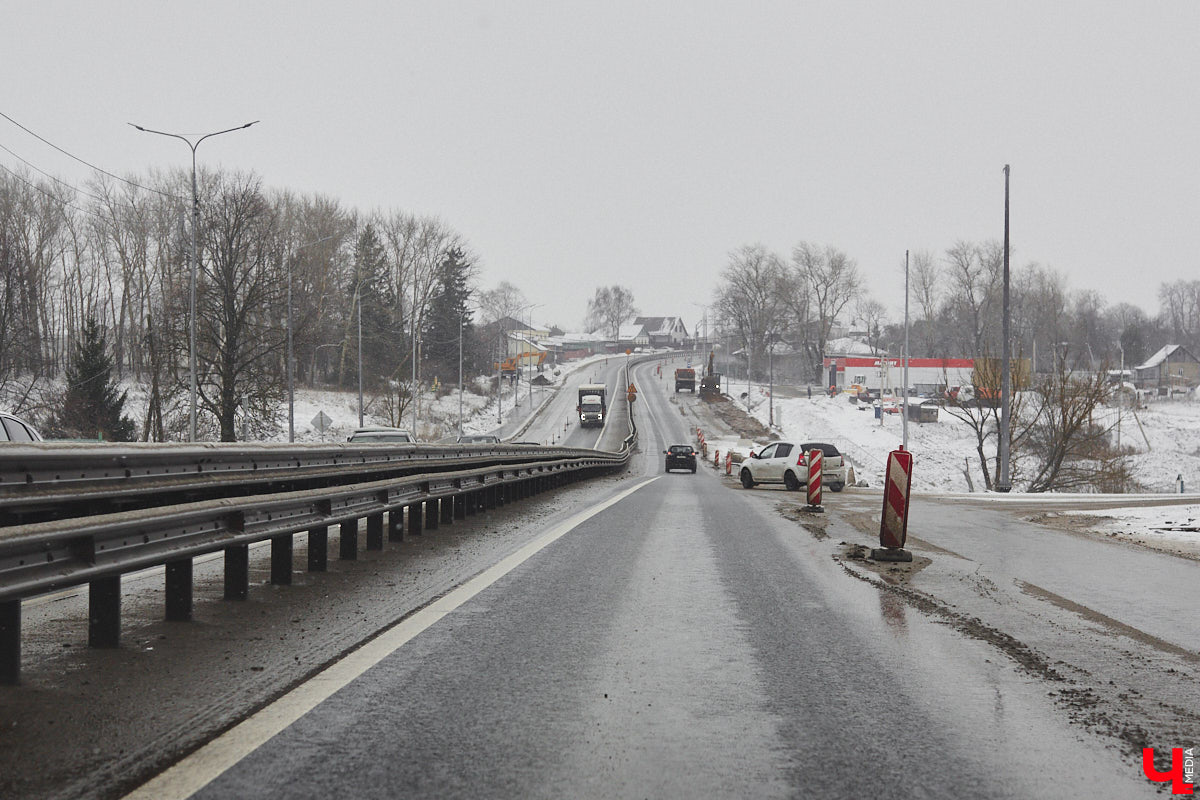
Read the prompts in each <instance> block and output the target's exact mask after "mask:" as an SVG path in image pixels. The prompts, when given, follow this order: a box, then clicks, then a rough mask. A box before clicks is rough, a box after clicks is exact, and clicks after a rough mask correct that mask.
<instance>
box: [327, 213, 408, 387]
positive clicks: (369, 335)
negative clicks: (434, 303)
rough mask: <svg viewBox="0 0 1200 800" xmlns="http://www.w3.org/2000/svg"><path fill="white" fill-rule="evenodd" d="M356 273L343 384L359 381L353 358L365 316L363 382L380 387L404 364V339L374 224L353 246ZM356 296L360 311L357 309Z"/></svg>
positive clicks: (350, 288)
mask: <svg viewBox="0 0 1200 800" xmlns="http://www.w3.org/2000/svg"><path fill="white" fill-rule="evenodd" d="M353 270H354V271H353V274H352V275H351V276H350V282H349V285H348V286H347V293H348V294H349V300H350V302H351V308H350V314H349V315H347V321H348V323H349V324H348V325H347V327H346V341H345V347H344V348H343V349H344V353H345V357H344V359H343V378H342V383H343V384H344V385H353V384H354V383H355V382H356V381H357V377H356V373H355V370H354V359H355V358H356V355H355V354H356V353H357V352H358V317H357V316H356V315H357V314H358V313H359V309H361V313H362V351H363V356H362V357H363V382H364V383H365V384H366V385H367V386H369V387H373V388H374V387H378V386H380V385H381V384H382V383H383V382H385V381H386V380H387V379H388V378H391V377H393V374H394V373H395V371H396V370H397V369H398V368H399V366H400V364H401V363H403V361H404V357H403V356H404V354H403V350H402V345H403V337H402V335H401V333H400V330H399V327H398V326H397V325H396V323H395V318H394V314H393V308H394V307H395V305H396V298H395V292H394V290H393V287H392V286H391V285H390V282H389V280H388V263H387V253H386V252H385V251H384V248H383V242H382V241H380V238H379V234H378V233H377V232H376V230H375V226H374V225H373V224H370V223H368V224H367V225H365V226H364V227H363V229H362V232H361V233H360V234H359V235H358V241H357V242H356V243H355V246H354V265H353ZM355 294H357V296H358V297H357V300H358V302H359V304H360V305H359V308H358V309H356V308H355V307H354V302H355V299H356V298H355Z"/></svg>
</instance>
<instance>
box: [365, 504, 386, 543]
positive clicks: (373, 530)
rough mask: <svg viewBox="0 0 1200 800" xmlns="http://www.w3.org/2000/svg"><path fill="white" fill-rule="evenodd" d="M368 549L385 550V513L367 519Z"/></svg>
mask: <svg viewBox="0 0 1200 800" xmlns="http://www.w3.org/2000/svg"><path fill="white" fill-rule="evenodd" d="M367 549H368V550H382V549H383V512H382V511H380V512H379V513H378V514H372V515H371V516H369V517H367Z"/></svg>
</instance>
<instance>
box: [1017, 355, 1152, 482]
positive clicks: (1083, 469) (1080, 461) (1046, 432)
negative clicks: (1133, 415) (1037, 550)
mask: <svg viewBox="0 0 1200 800" xmlns="http://www.w3.org/2000/svg"><path fill="white" fill-rule="evenodd" d="M1106 367H1107V365H1103V366H1102V368H1101V369H1097V370H1094V371H1090V372H1083V371H1071V370H1069V369H1068V368H1067V363H1066V359H1061V360H1060V361H1059V364H1058V366H1057V368H1056V369H1055V370H1054V371H1053V372H1052V373H1051V374H1050V375H1048V376H1047V377H1046V378H1044V379H1043V380H1041V381H1039V383H1038V386H1037V397H1038V398H1039V404H1038V408H1037V409H1036V410H1035V414H1034V419H1033V421H1032V424H1031V426H1030V432H1029V436H1028V437H1027V439H1028V441H1027V446H1026V448H1025V449H1027V450H1028V451H1029V454H1030V456H1031V459H1032V460H1034V461H1035V463H1034V466H1033V467H1032V469H1031V470H1030V477H1029V478H1028V488H1027V491H1030V492H1049V491H1081V490H1083V491H1099V492H1127V491H1132V490H1136V488H1137V485H1136V482H1135V481H1134V480H1133V473H1132V469H1131V466H1130V464H1129V463H1128V460H1127V459H1126V458H1125V456H1124V455H1123V454H1122V453H1120V452H1119V451H1117V450H1116V449H1115V448H1113V447H1112V444H1111V433H1112V430H1111V429H1112V427H1113V426H1112V425H1104V424H1097V423H1096V422H1095V411H1096V409H1097V408H1098V407H1099V406H1101V405H1102V404H1103V403H1104V401H1105V399H1106V398H1107V396H1108V391H1109V387H1108V382H1107V380H1106V369H1105V368H1106Z"/></svg>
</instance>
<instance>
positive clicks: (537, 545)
mask: <svg viewBox="0 0 1200 800" xmlns="http://www.w3.org/2000/svg"><path fill="white" fill-rule="evenodd" d="M656 480H658V476H655V477H653V478H649V479H647V480H644V481H641V482H640V483H638V484H637V485H636V486H633V487H630V488H629V489H626V490H625V491H623V492H621V493H620V494H617V495H615V496H614V497H612V498H610V499H608V500H606V501H604V502H603V503H601V504H599V505H597V506H593V507H591V508H589V509H585V510H583V511H580V512H579V513H578V514H575V515H574V516H572V517H570V518H569V519H567V520H565V521H563V522H562V523H560V524H559V525H556V526H555V527H553V528H551V529H550V530H548V531H546V532H545V533H544V534H542V535H541V536H539V537H538V538H537V539H534V540H533V541H531V542H529V543H528V544H526V545H525V546H523V547H522V548H521V549H519V550H517V551H516V552H515V553H513V554H512V555H510V556H508V557H507V558H505V559H504V560H502V561H500V562H498V563H497V564H495V565H493V566H491V567H489V568H488V569H486V570H484V571H483V572H481V573H480V574H478V575H476V576H475V577H474V578H472V579H471V580H469V581H467V582H466V583H464V584H463V585H462V586H459V587H458V588H457V589H454V590H452V591H450V592H449V593H447V594H446V595H445V596H443V597H441V598H439V599H437V600H435V601H434V602H432V603H430V604H429V605H427V606H425V607H424V608H422V609H420V610H419V611H417V612H416V613H414V614H413V615H412V616H410V617H407V618H405V619H404V620H402V621H401V622H399V623H397V624H396V625H394V626H393V627H391V628H389V629H388V630H387V631H385V632H384V633H383V634H381V635H380V636H378V637H376V638H375V639H372V640H371V641H369V642H367V643H366V644H364V645H363V646H362V647H360V648H358V649H357V650H354V651H353V652H351V653H349V654H347V655H346V656H344V657H343V658H342V659H341V660H339V661H337V662H335V663H334V664H331V665H330V666H329V667H326V668H325V669H324V670H322V671H321V672H320V673H318V674H317V675H315V676H313V677H312V678H310V679H309V680H307V681H305V682H304V683H303V684H301V685H300V686H297V687H296V688H295V689H293V690H292V691H290V692H288V693H287V694H285V695H284V696H283V697H281V698H279V699H278V700H276V701H275V702H274V703H271V704H270V705H269V706H267V707H266V708H264V709H262V710H261V711H259V712H258V713H257V714H255V715H254V716H252V717H250V718H249V719H247V720H245V721H243V722H241V723H239V724H237V725H235V726H234V727H233V728H231V729H230V730H228V731H227V732H225V733H224V734H222V735H221V736H219V737H217V738H216V739H214V740H213V741H211V742H209V743H208V744H206V745H204V746H203V747H201V748H200V749H199V750H197V751H196V752H194V753H192V754H191V755H190V756H188V757H187V758H185V759H183V760H182V761H180V762H179V763H177V764H175V765H174V766H173V767H171V768H170V769H168V770H166V771H165V772H163V773H161V774H159V775H158V776H156V777H154V778H151V779H150V780H149V781H147V782H146V783H144V784H142V785H141V786H140V787H138V788H137V789H135V790H133V791H132V792H130V793H129V794H127V795H125V798H124V800H184V799H185V798H188V797H191V796H192V795H193V794H195V793H196V792H198V791H200V790H201V789H203V788H204V787H205V786H207V785H208V784H209V783H210V782H212V781H213V780H215V779H216V778H217V777H218V776H220V775H221V773H223V772H225V771H226V770H227V769H229V768H230V767H232V766H233V765H235V764H237V763H238V762H239V761H241V760H242V759H243V758H245V757H246V756H248V755H249V754H250V753H251V752H253V751H254V750H255V749H257V748H258V747H260V746H261V745H263V744H265V743H266V742H267V741H268V740H270V739H271V737H273V736H275V735H276V734H277V733H279V732H280V731H282V730H284V729H285V728H287V727H288V726H289V725H291V724H292V723H293V722H295V721H296V720H298V719H300V717H302V716H304V715H305V714H307V713H308V712H309V711H311V710H312V709H314V708H316V707H317V705H318V704H320V703H321V702H322V701H324V700H325V699H327V698H328V697H330V696H331V695H332V694H333V693H334V692H336V691H338V690H339V689H341V688H342V687H343V686H346V685H347V684H349V683H350V682H351V681H353V680H354V679H355V678H357V677H359V676H360V675H362V674H363V673H364V672H366V671H367V670H368V669H370V668H371V667H373V666H375V665H376V664H378V663H379V662H380V661H382V660H383V659H385V658H387V657H388V656H389V655H391V654H392V653H394V652H396V651H397V650H399V649H400V648H401V647H403V646H404V645H405V644H407V643H408V642H409V641H411V640H412V639H413V638H415V637H416V636H417V635H418V634H420V633H421V632H422V631H424V630H426V629H427V628H429V627H430V626H432V625H434V624H435V623H437V622H438V620H440V619H441V618H442V617H444V616H446V615H447V614H449V613H450V612H452V611H454V610H455V609H456V608H458V607H459V606H461V605H462V604H463V603H465V602H467V601H468V600H470V599H471V598H472V597H474V596H475V595H477V594H479V593H480V592H482V591H483V590H484V589H486V588H487V587H489V586H491V585H492V584H493V583H495V582H496V581H498V580H500V579H501V578H503V577H504V576H505V575H507V574H508V573H509V572H511V571H512V570H514V569H516V568H517V567H518V566H520V565H521V564H523V563H524V562H525V561H527V560H528V559H530V558H532V557H533V556H534V555H536V554H537V553H538V552H539V551H541V550H542V549H543V548H545V547H547V546H548V545H550V544H551V543H553V542H554V541H555V540H557V539H559V538H561V537H562V536H564V535H566V534H567V533H570V532H571V531H572V530H573V529H575V528H576V527H578V526H579V525H582V524H583V523H584V522H586V521H587V520H589V519H591V518H592V517H594V516H596V515H597V514H599V513H600V512H601V511H604V510H605V509H606V508H608V507H609V506H612V505H615V504H617V503H619V502H621V501H622V500H624V499H625V498H626V497H628V496H629V495H631V494H633V493H634V492H636V491H638V490H639V489H641V488H642V487H644V486H646V485H648V484H650V483H653V482H654V481H656Z"/></svg>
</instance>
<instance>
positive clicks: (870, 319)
mask: <svg viewBox="0 0 1200 800" xmlns="http://www.w3.org/2000/svg"><path fill="white" fill-rule="evenodd" d="M854 315H855V316H856V317H858V319H859V320H861V321H862V323H863V326H864V327H865V328H866V329H867V346H869V347H870V348H871V352H873V353H874V352H878V351H879V347H880V340H881V339H882V337H883V326H884V325H886V324H887V309H886V308H884V306H883V303H881V302H879V301H878V300H874V299H872V298H870V297H867V296H866V295H862V296H860V297H859V298H858V301H857V302H856V303H855V304H854Z"/></svg>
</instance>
